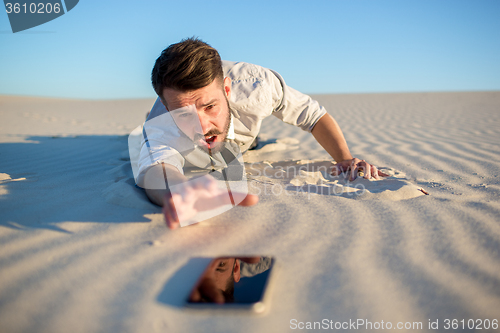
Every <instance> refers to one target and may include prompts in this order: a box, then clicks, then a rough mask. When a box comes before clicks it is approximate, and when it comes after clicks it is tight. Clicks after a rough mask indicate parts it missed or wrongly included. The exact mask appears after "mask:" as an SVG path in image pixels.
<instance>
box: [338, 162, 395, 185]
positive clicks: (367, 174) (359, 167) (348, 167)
mask: <svg viewBox="0 0 500 333" xmlns="http://www.w3.org/2000/svg"><path fill="white" fill-rule="evenodd" d="M347 171H350V176H349V180H351V181H352V180H354V179H356V178H357V177H358V172H359V171H361V172H363V174H364V176H363V177H364V178H365V179H370V178H372V177H373V178H375V179H380V177H388V176H389V175H387V174H385V173H383V172H382V171H380V170H378V169H377V167H376V166H374V165H371V164H369V163H367V162H366V161H365V160H360V159H359V158H353V159H349V160H344V161H341V162H338V163H337V164H335V165H334V166H333V168H332V175H334V176H338V175H340V174H341V173H342V172H347Z"/></svg>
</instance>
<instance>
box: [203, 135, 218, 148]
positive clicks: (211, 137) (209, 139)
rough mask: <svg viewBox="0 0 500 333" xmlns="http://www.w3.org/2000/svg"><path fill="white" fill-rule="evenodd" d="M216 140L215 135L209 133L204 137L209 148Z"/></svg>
mask: <svg viewBox="0 0 500 333" xmlns="http://www.w3.org/2000/svg"><path fill="white" fill-rule="evenodd" d="M216 140H217V135H209V136H206V137H205V141H206V142H207V144H208V145H209V146H210V147H211V148H212V147H213V144H214V143H215V141H216Z"/></svg>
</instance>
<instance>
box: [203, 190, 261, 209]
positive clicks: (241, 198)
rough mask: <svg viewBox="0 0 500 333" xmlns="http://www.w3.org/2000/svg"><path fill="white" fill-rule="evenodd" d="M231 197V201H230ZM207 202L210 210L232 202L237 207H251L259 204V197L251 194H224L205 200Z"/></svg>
mask: <svg viewBox="0 0 500 333" xmlns="http://www.w3.org/2000/svg"><path fill="white" fill-rule="evenodd" d="M228 194H229V195H228ZM231 196H232V197H233V200H231ZM207 201H208V203H209V204H210V207H212V208H215V207H218V206H223V205H229V204H232V203H233V202H238V205H239V206H253V205H255V204H256V203H257V202H259V197H258V196H256V195H253V194H246V193H241V192H224V193H221V194H219V195H217V196H215V197H213V198H210V199H207Z"/></svg>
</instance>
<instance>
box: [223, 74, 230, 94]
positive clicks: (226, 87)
mask: <svg viewBox="0 0 500 333" xmlns="http://www.w3.org/2000/svg"><path fill="white" fill-rule="evenodd" d="M224 92H225V93H226V97H227V99H228V100H230V99H231V78H229V77H227V76H226V77H225V78H224Z"/></svg>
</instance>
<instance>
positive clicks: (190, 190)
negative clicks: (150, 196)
mask: <svg viewBox="0 0 500 333" xmlns="http://www.w3.org/2000/svg"><path fill="white" fill-rule="evenodd" d="M175 187H176V188H175V190H174V191H173V192H172V193H171V195H169V194H166V195H165V196H164V197H163V214H164V215H165V222H166V223H167V226H168V227H169V228H170V229H176V228H178V227H179V225H180V221H186V220H188V219H189V218H191V217H193V216H195V215H196V214H197V213H198V212H203V211H207V210H212V209H214V208H218V207H221V206H224V205H228V204H232V200H231V196H232V199H233V201H234V202H240V201H241V202H240V203H239V205H240V206H252V205H255V204H256V203H257V202H258V201H259V198H258V197H257V196H256V195H252V194H244V193H239V192H229V194H230V195H228V191H227V190H221V189H219V188H218V187H217V181H216V180H215V178H213V177H212V176H210V175H205V176H203V177H199V178H196V179H192V180H190V181H188V182H183V183H180V184H178V185H176V186H175Z"/></svg>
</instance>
